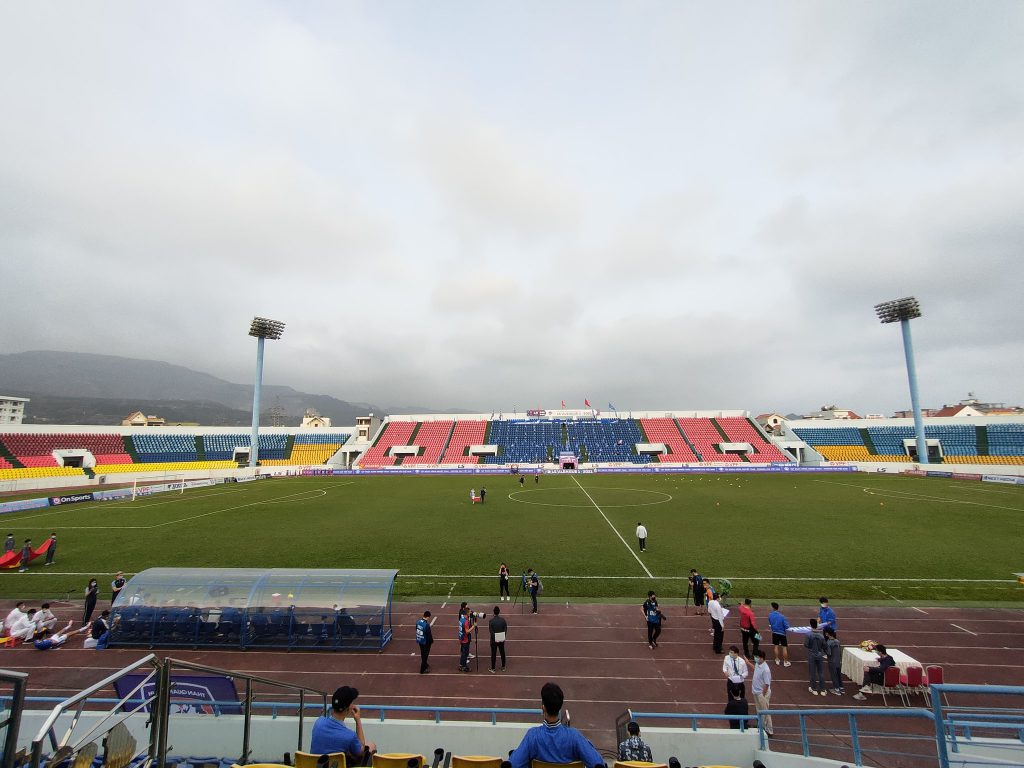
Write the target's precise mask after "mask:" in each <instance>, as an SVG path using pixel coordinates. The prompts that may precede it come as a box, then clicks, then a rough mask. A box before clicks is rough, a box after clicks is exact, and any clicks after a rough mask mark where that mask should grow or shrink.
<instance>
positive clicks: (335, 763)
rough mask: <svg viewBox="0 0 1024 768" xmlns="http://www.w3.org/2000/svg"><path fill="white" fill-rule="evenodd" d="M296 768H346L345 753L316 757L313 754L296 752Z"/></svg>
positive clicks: (332, 753) (331, 753)
mask: <svg viewBox="0 0 1024 768" xmlns="http://www.w3.org/2000/svg"><path fill="white" fill-rule="evenodd" d="M295 768H345V753H344V752H330V753H328V754H324V755H315V754H313V753H312V752H299V751H298V750H296V751H295Z"/></svg>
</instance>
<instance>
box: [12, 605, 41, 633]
mask: <svg viewBox="0 0 1024 768" xmlns="http://www.w3.org/2000/svg"><path fill="white" fill-rule="evenodd" d="M35 617H36V609H35V608H29V609H28V613H23V614H21V618H19V619H18V620H17V621H16V622H14V626H13V627H11V637H16V638H18V639H19V640H31V639H32V638H33V637H35V634H36V630H37V629H38V627H36V618H35Z"/></svg>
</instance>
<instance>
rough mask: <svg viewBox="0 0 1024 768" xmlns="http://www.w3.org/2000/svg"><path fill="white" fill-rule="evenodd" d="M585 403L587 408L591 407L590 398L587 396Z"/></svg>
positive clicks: (584, 399)
mask: <svg viewBox="0 0 1024 768" xmlns="http://www.w3.org/2000/svg"><path fill="white" fill-rule="evenodd" d="M583 404H584V405H585V406H587V408H589V407H590V400H588V399H587V398H583Z"/></svg>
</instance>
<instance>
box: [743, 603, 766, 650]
mask: <svg viewBox="0 0 1024 768" xmlns="http://www.w3.org/2000/svg"><path fill="white" fill-rule="evenodd" d="M740 636H741V637H742V638H743V655H744V656H746V657H747V658H748V659H749V660H751V661H753V659H754V656H753V654H754V653H757V648H758V646H759V645H760V644H761V635H760V634H759V633H758V631H757V620H756V619H755V618H754V611H753V609H752V608H751V607H750V598H749V597H748V598H747V599H746V600H744V601H743V605H741V606H740ZM751 642H753V644H754V650H753V652H751V650H750V643H751Z"/></svg>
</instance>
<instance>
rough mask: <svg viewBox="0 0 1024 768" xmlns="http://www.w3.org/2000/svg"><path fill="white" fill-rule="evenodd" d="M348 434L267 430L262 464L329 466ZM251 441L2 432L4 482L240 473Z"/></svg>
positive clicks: (162, 433) (139, 433)
mask: <svg viewBox="0 0 1024 768" xmlns="http://www.w3.org/2000/svg"><path fill="white" fill-rule="evenodd" d="M350 437H351V430H337V429H332V430H316V431H315V432H295V431H293V430H281V429H276V430H275V429H266V430H263V431H261V433H260V437H259V442H260V457H261V464H263V465H266V466H285V467H287V466H309V465H318V464H324V463H326V462H327V461H328V460H330V459H331V458H332V457H333V456H335V455H336V454H337V453H338V452H339V450H340V449H341V448H342V447H343V446H344V445H345V444H346V443H347V442H348V440H349V438H350ZM250 440H251V435H250V434H249V433H240V432H237V431H236V430H232V429H226V428H208V429H205V430H203V431H198V430H197V431H193V432H173V431H169V430H164V429H162V428H120V427H114V428H108V429H106V430H103V429H102V428H97V427H91V428H82V429H79V430H77V431H69V430H61V431H51V430H50V429H49V428H45V427H36V426H18V427H7V428H6V429H5V430H4V431H0V481H2V480H38V479H43V478H75V477H77V478H80V479H81V480H82V481H83V482H84V481H88V480H91V479H93V478H96V477H97V476H109V475H117V474H126V475H132V476H137V475H139V474H142V473H168V472H209V471H213V470H218V471H219V470H235V469H238V468H239V465H240V464H244V461H245V459H246V458H247V457H248V452H249V444H250Z"/></svg>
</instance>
